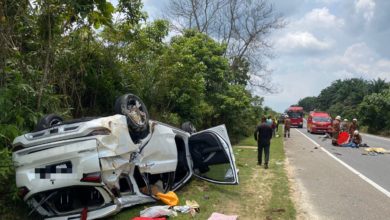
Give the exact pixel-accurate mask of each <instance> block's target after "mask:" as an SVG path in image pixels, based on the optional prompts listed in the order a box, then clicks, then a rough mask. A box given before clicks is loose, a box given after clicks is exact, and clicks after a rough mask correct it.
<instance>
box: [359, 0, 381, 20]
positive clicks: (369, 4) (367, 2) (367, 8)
mask: <svg viewBox="0 0 390 220" xmlns="http://www.w3.org/2000/svg"><path fill="white" fill-rule="evenodd" d="M375 5H376V4H375V1H374V0H357V1H355V10H356V12H357V13H358V14H363V17H364V19H365V20H366V21H367V22H369V21H371V19H372V17H374V11H375Z"/></svg>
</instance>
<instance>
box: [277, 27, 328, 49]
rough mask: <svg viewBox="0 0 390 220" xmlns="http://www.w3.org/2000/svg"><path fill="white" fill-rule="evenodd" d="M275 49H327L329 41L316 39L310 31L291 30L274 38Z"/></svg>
mask: <svg viewBox="0 0 390 220" xmlns="http://www.w3.org/2000/svg"><path fill="white" fill-rule="evenodd" d="M275 46H276V49H277V50H279V51H281V52H286V53H289V52H292V53H297V52H302V51H304V52H316V51H322V50H326V49H328V48H329V47H330V46H331V45H330V43H329V42H326V41H321V40H319V39H317V38H316V37H315V36H314V35H313V34H311V33H310V32H293V33H287V34H286V35H284V36H283V37H281V38H279V39H277V40H276V44H275Z"/></svg>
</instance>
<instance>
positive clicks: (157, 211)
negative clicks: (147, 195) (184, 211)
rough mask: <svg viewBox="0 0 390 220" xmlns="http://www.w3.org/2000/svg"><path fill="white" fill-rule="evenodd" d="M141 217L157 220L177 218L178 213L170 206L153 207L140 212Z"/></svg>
mask: <svg viewBox="0 0 390 220" xmlns="http://www.w3.org/2000/svg"><path fill="white" fill-rule="evenodd" d="M140 216H141V217H149V218H157V217H162V216H177V213H176V212H175V211H173V210H172V209H169V206H167V205H165V206H152V207H149V208H147V209H145V210H142V211H141V212H140Z"/></svg>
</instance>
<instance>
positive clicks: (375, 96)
mask: <svg viewBox="0 0 390 220" xmlns="http://www.w3.org/2000/svg"><path fill="white" fill-rule="evenodd" d="M389 88H390V83H389V82H386V81H385V80H383V79H377V80H372V81H368V80H364V79H357V78H353V79H346V80H336V81H334V82H333V83H332V84H331V85H330V86H328V87H326V88H325V89H323V90H322V91H321V93H320V94H319V95H318V96H317V97H306V98H304V99H301V100H299V102H298V105H300V106H302V107H303V108H304V110H305V111H306V112H309V111H312V110H321V111H327V112H329V113H330V114H331V115H333V116H336V115H340V116H341V117H342V118H347V119H349V120H351V119H352V118H358V119H359V121H360V122H361V124H363V125H366V126H368V131H370V132H373V133H376V132H384V133H386V132H387V133H390V132H389V131H390V120H389V118H390V117H389V112H390V105H389V103H390V95H389Z"/></svg>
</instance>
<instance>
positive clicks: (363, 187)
mask: <svg viewBox="0 0 390 220" xmlns="http://www.w3.org/2000/svg"><path fill="white" fill-rule="evenodd" d="M321 136H322V135H320V134H318V135H316V134H309V133H308V132H307V131H306V128H305V127H304V128H302V129H292V135H291V138H286V139H285V149H286V155H287V159H288V161H289V164H290V166H291V167H292V169H293V179H294V180H295V182H296V183H297V186H298V191H299V192H300V193H301V195H300V196H301V199H302V200H301V201H302V203H301V208H302V211H303V212H305V213H306V214H307V216H308V217H304V218H307V219H390V172H389V168H390V154H382V155H377V156H371V155H363V153H364V152H365V151H364V149H363V148H359V149H355V148H346V147H334V146H332V145H331V143H330V142H331V141H330V139H326V140H324V141H323V140H322V138H321ZM363 143H367V145H369V146H371V147H383V148H385V149H387V150H390V139H387V138H382V137H376V136H371V135H363Z"/></svg>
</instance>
